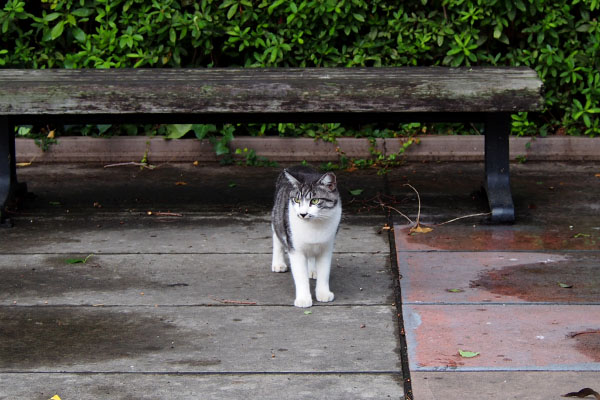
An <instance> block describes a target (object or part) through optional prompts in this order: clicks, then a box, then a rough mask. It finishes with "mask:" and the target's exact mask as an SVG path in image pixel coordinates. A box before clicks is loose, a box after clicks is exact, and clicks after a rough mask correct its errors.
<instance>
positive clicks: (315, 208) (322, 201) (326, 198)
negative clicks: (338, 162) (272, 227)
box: [284, 170, 340, 220]
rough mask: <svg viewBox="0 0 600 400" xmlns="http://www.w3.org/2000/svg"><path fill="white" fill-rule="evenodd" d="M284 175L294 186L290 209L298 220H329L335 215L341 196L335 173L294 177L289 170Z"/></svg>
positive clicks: (291, 193)
mask: <svg viewBox="0 0 600 400" xmlns="http://www.w3.org/2000/svg"><path fill="white" fill-rule="evenodd" d="M284 175H285V177H286V178H287V180H288V181H289V182H290V183H291V185H292V190H291V191H290V198H289V201H290V207H291V209H292V210H294V212H295V214H296V215H297V216H298V218H301V219H304V220H310V219H327V218H329V217H330V216H332V215H334V210H335V208H336V207H337V206H338V205H339V202H340V195H339V193H338V190H337V181H336V178H335V174H334V173H333V172H327V173H325V174H323V175H319V174H296V175H292V173H290V172H289V171H288V170H285V171H284Z"/></svg>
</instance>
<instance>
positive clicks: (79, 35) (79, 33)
mask: <svg viewBox="0 0 600 400" xmlns="http://www.w3.org/2000/svg"><path fill="white" fill-rule="evenodd" d="M72 32H73V37H74V38H75V40H77V41H78V42H81V43H83V42H85V37H86V35H85V32H84V31H83V29H81V28H78V27H75V28H73V31H72Z"/></svg>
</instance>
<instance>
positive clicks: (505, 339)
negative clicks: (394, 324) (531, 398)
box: [403, 305, 600, 373]
mask: <svg viewBox="0 0 600 400" xmlns="http://www.w3.org/2000/svg"><path fill="white" fill-rule="evenodd" d="M598 309H599V308H598V306H594V305H576V306H571V305H480V306H471V305H404V306H403V314H404V321H405V330H406V334H407V340H409V343H410V344H412V348H410V347H409V359H410V360H411V370H413V371H421V370H424V371H435V370H459V371H473V370H475V371H482V370H519V371H523V370H553V371H598V372H599V373H600V348H599V347H598V343H600V331H599V330H598V327H600V312H598ZM459 350H463V351H471V352H477V353H480V354H479V355H477V356H476V357H472V358H465V357H461V355H460V354H459Z"/></svg>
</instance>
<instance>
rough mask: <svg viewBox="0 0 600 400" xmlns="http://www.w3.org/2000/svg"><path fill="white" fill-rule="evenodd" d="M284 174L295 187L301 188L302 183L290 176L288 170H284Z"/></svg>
mask: <svg viewBox="0 0 600 400" xmlns="http://www.w3.org/2000/svg"><path fill="white" fill-rule="evenodd" d="M283 174H284V175H285V177H286V178H287V180H288V181H289V182H290V183H291V184H292V185H294V187H298V186H300V181H299V180H298V179H296V178H295V177H294V175H292V174H290V173H289V172H288V171H287V169H284V170H283Z"/></svg>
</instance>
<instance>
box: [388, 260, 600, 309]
mask: <svg viewBox="0 0 600 400" xmlns="http://www.w3.org/2000/svg"><path fill="white" fill-rule="evenodd" d="M398 268H399V270H400V274H401V275H402V295H403V301H404V304H477V303H481V304H490V303H496V304H515V303H517V304H519V303H520V304H523V303H547V304H559V303H560V304H572V303H582V304H598V305H600V252H545V253H536V252H481V251H479V252H446V253H444V254H439V253H437V252H398Z"/></svg>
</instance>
